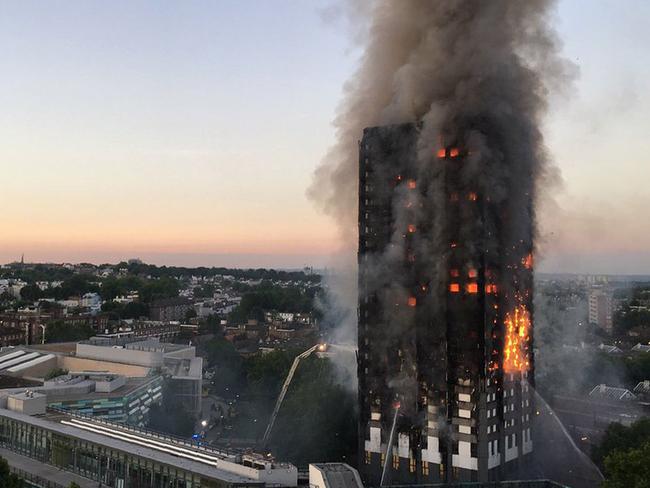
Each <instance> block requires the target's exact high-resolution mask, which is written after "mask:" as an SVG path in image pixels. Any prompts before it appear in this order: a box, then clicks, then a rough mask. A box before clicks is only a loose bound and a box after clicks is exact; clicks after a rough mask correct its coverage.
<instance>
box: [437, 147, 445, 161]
mask: <svg viewBox="0 0 650 488" xmlns="http://www.w3.org/2000/svg"><path fill="white" fill-rule="evenodd" d="M446 155H447V151H446V150H445V148H444V147H443V148H440V149H438V157H439V158H441V159H442V158H444V157H445V156H446Z"/></svg>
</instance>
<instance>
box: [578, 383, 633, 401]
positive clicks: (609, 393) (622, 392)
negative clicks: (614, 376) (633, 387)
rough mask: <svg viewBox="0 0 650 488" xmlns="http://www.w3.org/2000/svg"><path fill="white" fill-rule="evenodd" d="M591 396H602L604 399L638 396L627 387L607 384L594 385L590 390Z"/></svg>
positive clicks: (624, 398) (631, 398)
mask: <svg viewBox="0 0 650 488" xmlns="http://www.w3.org/2000/svg"><path fill="white" fill-rule="evenodd" d="M589 396H590V397H595V398H600V399H602V400H617V401H625V400H636V396H635V395H634V393H632V392H631V391H630V390H628V389H627V388H619V387H615V386H607V385H605V384H601V385H597V386H594V388H593V389H592V390H591V391H590V392H589Z"/></svg>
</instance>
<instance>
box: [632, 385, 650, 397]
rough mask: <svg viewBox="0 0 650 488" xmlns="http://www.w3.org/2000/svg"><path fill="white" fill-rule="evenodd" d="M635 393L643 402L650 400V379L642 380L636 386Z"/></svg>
mask: <svg viewBox="0 0 650 488" xmlns="http://www.w3.org/2000/svg"><path fill="white" fill-rule="evenodd" d="M634 394H635V395H636V396H637V398H638V399H639V400H641V401H643V402H650V380H643V381H640V382H639V383H638V384H637V385H636V386H635V387H634Z"/></svg>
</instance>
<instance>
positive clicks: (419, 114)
mask: <svg viewBox="0 0 650 488" xmlns="http://www.w3.org/2000/svg"><path fill="white" fill-rule="evenodd" d="M353 4H354V7H355V8H354V9H353V10H354V12H357V13H362V14H363V15H364V16H366V18H364V19H358V20H359V22H361V23H363V22H368V28H367V30H366V31H365V33H366V34H365V35H366V37H365V40H364V42H365V49H364V53H363V57H362V59H361V63H360V67H359V69H358V71H357V73H356V74H355V75H354V76H353V78H352V79H351V80H350V81H349V82H348V83H347V85H346V87H345V95H344V99H343V102H342V105H341V107H340V110H339V114H338V116H337V118H336V120H335V126H336V129H337V142H336V144H335V145H334V146H333V147H332V148H331V149H330V151H329V152H328V153H327V155H326V157H325V158H324V160H323V162H322V164H321V165H320V166H319V167H318V169H317V170H316V172H315V175H314V181H313V184H312V186H311V188H310V189H309V195H310V197H311V198H312V199H313V200H314V201H315V202H316V203H317V204H318V205H319V206H320V207H321V208H322V209H323V210H324V211H325V212H326V213H328V214H329V215H331V216H332V217H333V218H334V219H335V220H336V222H337V223H338V225H339V228H340V232H341V237H342V240H343V243H344V247H345V249H347V250H349V251H350V253H349V257H350V259H349V261H348V262H346V263H343V267H344V268H345V269H346V271H349V273H348V276H349V277H348V279H346V278H345V277H343V278H340V279H339V282H340V283H339V284H338V285H337V283H332V288H333V293H334V295H336V296H335V298H338V299H339V306H340V307H342V308H343V309H347V310H348V311H349V313H348V317H350V321H349V322H350V323H349V324H347V326H349V327H351V328H352V327H353V326H354V325H355V324H356V317H355V313H354V311H355V310H356V306H357V297H356V293H351V292H350V291H351V290H354V288H355V286H356V272H355V266H356V263H355V257H354V250H356V245H357V205H358V201H357V195H358V189H357V185H358V141H359V140H360V138H361V136H362V133H363V129H364V128H365V127H369V126H378V125H390V124H399V123H405V122H422V123H423V128H422V130H421V131H420V142H419V146H420V147H421V148H422V151H421V153H422V154H421V158H420V164H421V165H422V166H424V165H427V164H430V163H431V154H430V153H431V148H432V147H433V146H434V145H435V143H436V142H437V141H439V140H441V138H443V139H444V142H445V143H447V142H449V143H451V144H458V143H461V144H463V145H465V146H466V147H470V146H471V148H472V150H473V151H474V152H475V153H476V154H479V155H480V157H473V158H472V157H470V158H469V160H468V164H467V170H466V174H465V177H466V179H467V181H472V182H473V183H472V184H477V183H476V182H477V181H478V185H479V188H478V190H479V191H483V189H489V194H490V195H491V198H492V199H493V203H495V204H496V205H499V204H500V203H503V205H506V206H507V207H509V208H513V209H518V210H517V211H516V212H514V214H513V218H512V219H510V221H509V222H508V225H507V228H505V229H501V230H500V232H501V233H502V234H503V235H505V237H506V239H507V240H509V241H512V242H514V241H516V240H517V239H519V237H520V236H524V235H526V232H527V229H530V226H531V225H532V226H534V225H535V223H534V221H535V216H534V213H533V209H532V208H530V206H528V205H527V204H526V201H527V199H528V196H529V195H532V196H533V197H534V198H535V197H538V195H539V193H540V192H539V187H540V185H542V184H543V182H544V181H545V178H546V177H547V175H554V172H555V169H554V167H553V166H552V165H551V164H550V162H549V160H548V157H547V154H546V150H545V147H544V144H543V137H542V134H541V131H540V127H541V122H542V118H543V116H544V114H545V112H546V109H547V98H548V94H549V92H550V91H552V90H553V89H555V88H556V87H558V86H562V85H563V84H564V83H565V82H566V81H567V78H568V77H569V75H570V74H572V70H571V66H570V65H569V64H567V62H566V61H564V60H563V59H562V58H561V57H560V56H559V54H558V53H559V42H558V39H557V36H556V34H555V31H554V30H553V28H552V26H551V21H552V13H553V6H554V4H555V2H554V1H553V0H526V1H516V0H493V1H483V0H399V1H395V0H378V1H374V2H362V7H363V8H359V2H353ZM445 138H452V139H453V140H446V139H445ZM433 184H435V179H434V183H433ZM432 190H435V188H432ZM401 203H403V202H401ZM412 203H413V204H414V206H415V207H416V208H417V202H412ZM396 208H397V207H396ZM409 218H412V216H409ZM399 220H400V217H399V215H398V216H397V222H396V226H395V227H396V229H398V227H400V226H401V228H404V227H403V226H402V225H401V224H403V222H399ZM398 233H399V232H398V231H397V230H396V234H398ZM528 235H530V233H528ZM401 241H403V240H402V239H400V236H398V235H396V238H395V240H394V244H395V245H396V246H399V243H400V242H401ZM438 244H439V243H436V242H435V236H433V239H431V240H430V242H423V243H421V246H423V247H422V250H423V251H425V252H426V251H427V250H428V251H432V250H433V249H432V247H431V246H436V245H438ZM386 254H387V255H386V256H384V258H379V259H378V261H379V262H376V263H374V265H375V267H376V274H377V276H378V277H383V280H380V281H378V282H377V286H378V287H381V286H382V285H384V284H385V283H386V282H391V281H392V278H393V277H392V276H391V273H390V271H391V268H392V267H393V266H392V265H393V264H394V262H395V261H394V256H398V255H400V254H401V253H400V252H399V250H395V249H393V251H389V252H387V253H386ZM339 276H340V275H339ZM382 281H383V283H382ZM396 286H398V285H397V284H396ZM342 287H344V288H342ZM337 290H341V291H340V292H338V293H337Z"/></svg>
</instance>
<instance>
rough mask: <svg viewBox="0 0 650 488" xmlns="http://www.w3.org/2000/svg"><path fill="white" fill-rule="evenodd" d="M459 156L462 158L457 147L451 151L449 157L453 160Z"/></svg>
mask: <svg viewBox="0 0 650 488" xmlns="http://www.w3.org/2000/svg"><path fill="white" fill-rule="evenodd" d="M458 156H460V151H459V150H458V148H457V147H452V148H451V149H450V150H449V157H451V158H457V157H458Z"/></svg>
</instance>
